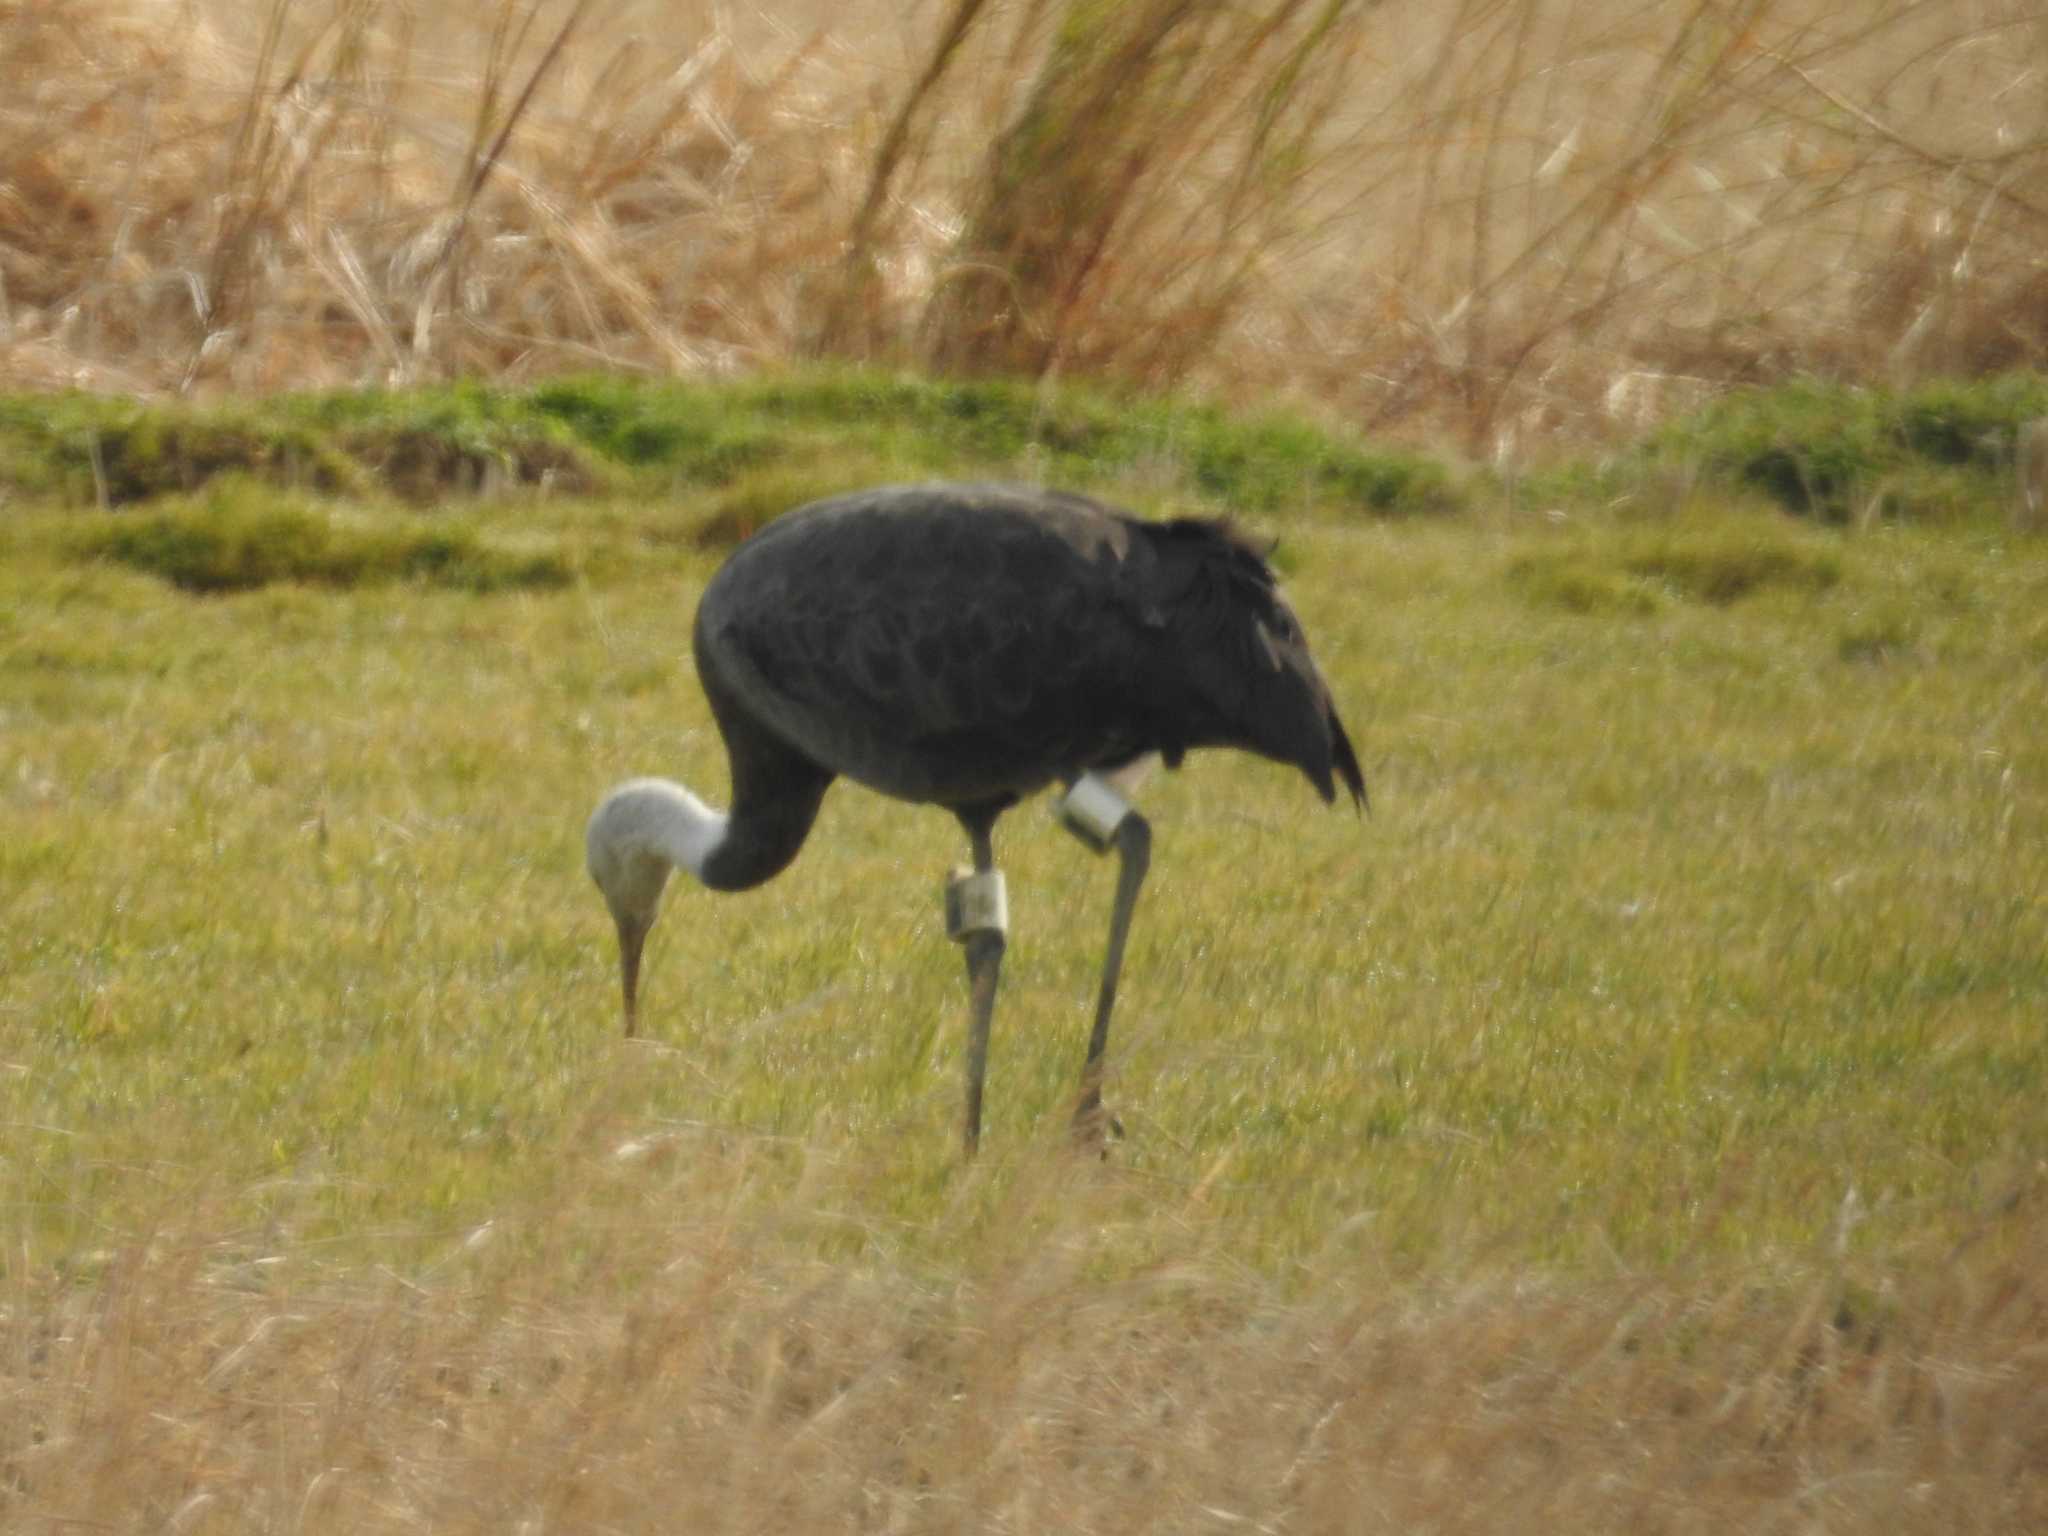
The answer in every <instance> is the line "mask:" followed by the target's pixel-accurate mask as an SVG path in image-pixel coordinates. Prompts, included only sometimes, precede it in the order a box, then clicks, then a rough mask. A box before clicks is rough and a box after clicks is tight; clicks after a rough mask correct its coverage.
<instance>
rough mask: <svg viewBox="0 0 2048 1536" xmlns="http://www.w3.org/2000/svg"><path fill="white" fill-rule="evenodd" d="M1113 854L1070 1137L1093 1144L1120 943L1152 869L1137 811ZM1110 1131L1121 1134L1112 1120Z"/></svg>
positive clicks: (1123, 825) (1146, 829) (1128, 817)
mask: <svg viewBox="0 0 2048 1536" xmlns="http://www.w3.org/2000/svg"><path fill="white" fill-rule="evenodd" d="M1114 846H1115V848H1116V853H1117V874H1116V905H1115V906H1114V907H1113V908H1111V909H1110V914H1109V953H1108V954H1107V955H1105V956H1104V957H1103V961H1102V990H1101V991H1100V992H1099V993H1098V994H1097V995H1096V999H1095V1029H1094V1032H1093V1033H1092V1034H1090V1035H1089V1037H1088V1059H1087V1061H1086V1062H1084V1063H1083V1064H1082V1067H1081V1100H1080V1103H1079V1104H1077V1105H1076V1106H1075V1108H1074V1134H1075V1135H1076V1136H1077V1137H1081V1138H1083V1139H1086V1140H1095V1139H1098V1138H1099V1137H1100V1136H1101V1134H1102V1131H1103V1129H1104V1127H1103V1124H1102V1120H1103V1115H1102V1053H1103V1051H1104V1050H1105V1049H1106V1048H1107V1047H1108V1045H1109V1014H1110V1010H1111V1009H1112V1008H1114V1007H1115V1006H1116V984H1117V978H1118V977H1119V976H1121V975H1122V974H1123V968H1124V941H1125V940H1126V939H1127V938H1129V937H1130V932H1131V913H1132V912H1133V911H1134V910H1135V909H1136V907H1137V905H1138V889H1139V887H1140V886H1142V885H1143V884H1144V883H1145V871H1146V870H1147V869H1149V868H1150V867H1151V864H1152V827H1151V824H1150V823H1148V822H1147V821H1146V820H1145V818H1144V817H1142V816H1140V815H1139V814H1138V813H1137V812H1136V811H1130V812H1127V813H1126V814H1125V816H1124V818H1123V820H1122V821H1120V822H1119V823H1118V824H1117V828H1116V832H1115V834H1114ZM1110 1127H1111V1128H1113V1129H1117V1130H1121V1127H1119V1126H1117V1125H1116V1122H1115V1120H1114V1118H1112V1119H1111V1120H1110Z"/></svg>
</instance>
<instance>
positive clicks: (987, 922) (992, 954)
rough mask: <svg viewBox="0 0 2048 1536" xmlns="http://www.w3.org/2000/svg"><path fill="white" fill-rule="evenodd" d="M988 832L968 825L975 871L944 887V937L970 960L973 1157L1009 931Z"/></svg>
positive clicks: (968, 1130)
mask: <svg viewBox="0 0 2048 1536" xmlns="http://www.w3.org/2000/svg"><path fill="white" fill-rule="evenodd" d="M963 819H964V818H963ZM992 821H993V818H991V822H992ZM989 831H990V828H989V826H986V825H984V826H977V825H975V824H973V823H971V822H970V823H968V826H967V833H968V838H969V841H970V842H971V843H972V844H973V848H974V869H973V870H972V872H969V871H967V870H956V871H955V872H954V875H953V878H952V880H951V882H950V883H948V885H947V887H946V932H947V934H948V936H949V937H951V938H953V939H956V940H958V941H959V942H960V944H961V945H962V946H963V947H964V948H965V950H966V955H967V986H968V994H969V999H968V1014H967V1117H966V1122H965V1127H964V1130H963V1142H964V1145H965V1149H966V1153H967V1155H968V1156H969V1157H972V1156H974V1153H975V1149H976V1148H977V1147H979V1146H980V1145H981V1088H982V1080H983V1078H984V1077H985V1076H986V1075H987V1072H988V1030H989V1021H990V1020H991V1019H992V1018H993V1017H994V1016H995V1011H996V982H997V980H998V979H999V978H1000V977H1001V975H1002V969H1003V948H1004V940H1003V930H1004V929H1005V928H1006V927H1007V926H1008V913H1007V911H1006V910H1005V906H1006V903H1005V901H1004V895H1003V877H1002V875H1001V874H1000V873H999V872H998V871H997V869H996V867H995V852H994V849H993V848H992V847H991V845H990V840H989Z"/></svg>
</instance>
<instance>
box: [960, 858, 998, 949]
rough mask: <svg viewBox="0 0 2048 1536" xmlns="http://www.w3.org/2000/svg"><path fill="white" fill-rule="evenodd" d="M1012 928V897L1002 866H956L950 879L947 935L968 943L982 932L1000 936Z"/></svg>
mask: <svg viewBox="0 0 2048 1536" xmlns="http://www.w3.org/2000/svg"><path fill="white" fill-rule="evenodd" d="M1009 928H1010V899H1009V894H1008V892H1007V891H1005V890H1004V888H1003V872H1002V871H1001V870H999V869H983V870H972V869H956V870H954V871H953V876H952V878H951V879H950V880H948V881H947V882H946V937H947V938H949V939H952V940H955V941H956V942H958V943H962V944H964V943H966V942H967V941H968V940H969V939H971V938H973V937H974V936H975V935H976V934H978V933H992V934H995V935H996V936H997V937H998V938H1000V937H1001V936H1002V935H1003V934H1005V933H1007V932H1008V931H1009Z"/></svg>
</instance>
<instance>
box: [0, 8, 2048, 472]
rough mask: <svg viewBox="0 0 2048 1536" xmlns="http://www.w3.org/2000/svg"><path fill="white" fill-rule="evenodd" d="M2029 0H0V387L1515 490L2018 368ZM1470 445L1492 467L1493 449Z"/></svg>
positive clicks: (2028, 124)
mask: <svg viewBox="0 0 2048 1536" xmlns="http://www.w3.org/2000/svg"><path fill="white" fill-rule="evenodd" d="M2043 25H2044V22H2043V17H2042V13H2041V10H2040V7H2039V6H2038V4H2035V3H2033V0H1987V3H1981V4H1973V5H1970V6H1955V5H1952V4H1949V3H1946V0H1939V3H1934V0H1882V3H1879V4H1872V5H1865V6H1859V7H1841V6H1837V5H1833V4H1829V3H1825V0H1735V3H1725V0H1696V3H1687V4H1683V5H1668V6H1649V5H1639V4H1636V3H1634V0H1515V3H1508V4H1502V3H1495V0H1460V3H1458V4H1453V5H1442V4H1437V3H1435V0H1400V3H1392V4H1384V5H1369V4H1364V3H1355V0H1332V3H1330V4H1326V5H1314V6H1310V5H1306V4H1304V3H1302V0H1260V3H1258V4H1253V5H1225V4H1222V3H1220V0H1198V3H1193V4H1189V3H1185V0H1139V3H1132V4H1128V5H1120V6H1109V7H1104V6H1098V5H1088V4H1080V3H1073V4H1046V3H1028V4H1022V3H1019V4H999V5H990V4H986V3H984V0H933V3H927V4H924V5H920V6H914V7H912V8H910V9H909V10H908V11H904V10H903V9H902V8H899V7H895V6H879V5H877V6H866V5H853V6H845V5H831V6H828V5H823V4H819V3H815V0H813V3H811V4H807V5H800V6H786V5H785V6H773V7H766V6H763V7H755V8H739V9H736V10H735V9H728V8H722V7H713V6H708V5H704V6H699V5H684V6H675V5H670V4H666V3H661V4H657V3H653V0H465V3H461V4H454V5H449V6H445V7H429V8H421V7H415V6H410V5H402V4H397V3H389V0H349V3H335V4H332V5H316V4H296V5H295V4H291V3H288V0H184V3H163V0H68V3H65V4H62V5H57V4H51V3H47V0H0V384H4V385H5V386H6V387H11V388H19V387H21V386H23V385H37V386H49V385H57V384H81V385H85V386H87V387H92V388H109V389H122V390H138V391H161V390H185V391H195V390H213V389H222V388H225V389H228V390H233V391H239V392H242V393H250V392H266V391H271V390H276V389H282V388H304V387H312V386H321V385H330V384H337V383H342V384H346V383H361V382H405V381H410V380H417V379H431V378H437V377H447V376H452V375H466V374H485V375H489V376H493V377H507V376H510V377H513V378H519V377H531V376H533V375H536V374H544V373H550V372H558V371H560V370H562V369H565V368H572V369H589V368H592V367H605V368H614V369H628V370H634V371H651V372H655V373H661V374H669V373H702V372H706V371H715V370H727V369H733V368H745V367H751V366H754V365H757V364H759V363H761V362H764V361H775V360H781V359H787V358H789V357H791V356H797V355H806V354H816V353H825V354H829V355H834V356H841V357H853V358H859V359H882V360H888V361H892V362H912V363H925V364H939V365H943V366H945V367H948V368H952V369H967V370H972V369H981V370H992V371H998V372H1005V373H1019V374H1024V375H1028V376H1040V377H1043V376H1051V375H1066V376H1092V377H1114V378H1119V379H1127V380H1135V381H1137V382H1140V383H1142V384H1144V385H1146V386H1148V387H1158V386H1161V385H1169V384H1171V385H1176V386H1181V385H1200V386H1206V387H1210V388H1214V389H1218V390H1221V391H1222V392H1224V393H1230V394H1237V395H1244V394H1248V393H1253V392H1257V393H1262V394H1269V393H1272V392H1275V391H1288V392H1292V393H1294V394H1296V395H1298V396H1303V397H1309V398H1313V399H1316V400H1319V401H1321V402H1323V403H1325V404H1326V405H1328V406H1330V407H1332V408H1334V409H1335V410H1337V411H1339V412H1341V413H1343V414H1345V415H1347V416H1349V417H1350V418H1352V419H1353V420H1355V421H1358V422H1361V423H1363V424H1365V425H1366V426H1368V427H1370V428H1373V429H1385V428H1391V427H1395V426H1402V425H1405V426H1407V427H1408V428H1409V429H1411V430H1418V429H1419V430H1443V429H1451V430H1455V431H1456V432H1457V433H1459V434H1460V435H1461V437H1462V438H1463V440H1464V442H1465V444H1466V445H1467V446H1468V447H1469V448H1471V449H1475V450H1484V451H1487V452H1492V453H1500V454H1503V455H1507V456H1510V457H1512V456H1514V455H1515V454H1517V453H1518V452H1520V451H1523V450H1524V449H1526V448H1527V447H1528V446H1529V445H1530V444H1531V443H1532V442H1533V441H1534V440H1536V439H1538V438H1547V437H1549V436H1551V435H1554V434H1555V433H1557V432H1558V431H1560V430H1563V431H1571V432H1578V433H1591V434H1595V435H1597V434H1599V433H1602V432H1605V431H1608V430H1610V429H1612V428H1614V427H1616V426H1619V427H1621V428H1622V429H1624V430H1633V429H1635V428H1637V427H1639V426H1640V425H1641V424H1642V423H1643V422H1645V421H1647V420H1654V419H1657V418H1658V417H1660V416H1662V415H1664V414H1667V413H1668V412H1669V411H1670V410H1672V409H1673V408H1674V407H1679V406H1684V405H1687V404H1690V403H1692V402H1695V401H1696V400H1697V399H1699V398H1700V397H1701V396H1702V395H1703V394H1705V393H1710V392H1712V391H1713V390H1715V389H1718V388H1721V387H1723V386H1725V385H1727V384H1730V383H1734V382H1756V381H1762V380H1770V379H1775V378H1780V377H1784V376H1786V375H1789V374H1793V373H1798V372H1802V371H1813V372H1820V373H1825V374H1829V375H1834V376H1846V377H1852V378H1864V379H1870V378H1888V379H1890V380H1892V381H1893V382H1897V383H1905V382H1910V381H1913V380H1916V379H1919V378H1923V377H1926V376H1929V375H1931V374H1943V373H1947V374H1961V375H1972V374H1977V373H1981V372H1987V371H1992V370H1997V369H2002V368H2010V367H2020V366H2039V365H2041V364H2042V363H2043V362H2044V361H2048V276H2044V274H2043V268H2042V265H2041V260H2040V251H2041V250H2042V248H2043V245H2044V241H2043V229H2044V219H2048V105H2044V102H2048V98H2044V97H2043V95H2042V93H2041V92H2040V91H2038V90H2036V89H2034V88H2033V86H2032V83H2031V82H2032V80H2033V76H2034V72H2035V69H2036V62H2037V60H2038V59H2039V58H2040V56H2041V45H2042V41H2043ZM1518 445H1519V446H1518Z"/></svg>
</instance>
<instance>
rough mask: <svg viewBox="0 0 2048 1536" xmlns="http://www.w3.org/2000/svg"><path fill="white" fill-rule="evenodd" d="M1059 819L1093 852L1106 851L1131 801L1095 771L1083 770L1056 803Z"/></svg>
mask: <svg viewBox="0 0 2048 1536" xmlns="http://www.w3.org/2000/svg"><path fill="white" fill-rule="evenodd" d="M1059 813H1060V821H1061V822H1062V823H1063V824H1064V825H1065V826H1066V829H1067V830H1068V831H1069V832H1071V833H1073V834H1074V836H1076V837H1078V838H1080V839H1081V841H1082V842H1084V843H1086V844H1087V845H1088V846H1089V847H1090V848H1093V849H1094V850H1095V851H1096V852H1097V853H1107V852H1108V851H1109V848H1110V845H1111V844H1112V843H1113V842H1115V841H1116V829H1117V828H1118V827H1120V826H1122V825H1123V824H1124V818H1125V817H1126V816H1128V815H1130V814H1131V802H1130V801H1128V800H1126V799H1125V798H1124V797H1123V796H1122V795H1120V794H1118V793H1117V791H1116V789H1115V788H1114V787H1113V786H1112V785H1111V784H1110V782H1109V781H1108V780H1107V779H1105V778H1103V776H1102V775H1101V774H1099V773H1084V774H1082V775H1081V777H1080V778H1078V779H1076V780H1075V781H1074V787H1073V788H1072V789H1070V790H1068V791H1067V793H1066V795H1065V796H1064V797H1063V798H1062V799H1061V800H1060V803H1059Z"/></svg>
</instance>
